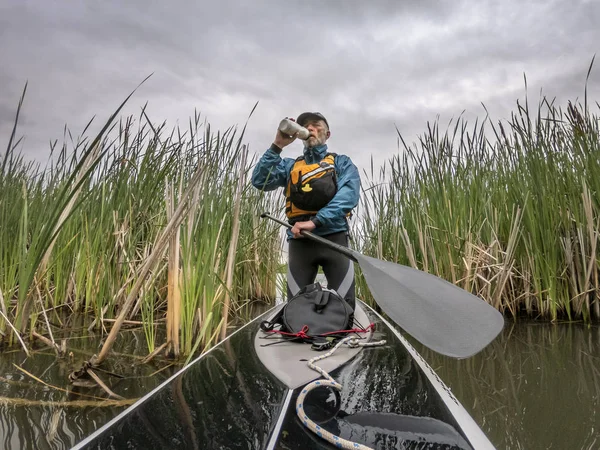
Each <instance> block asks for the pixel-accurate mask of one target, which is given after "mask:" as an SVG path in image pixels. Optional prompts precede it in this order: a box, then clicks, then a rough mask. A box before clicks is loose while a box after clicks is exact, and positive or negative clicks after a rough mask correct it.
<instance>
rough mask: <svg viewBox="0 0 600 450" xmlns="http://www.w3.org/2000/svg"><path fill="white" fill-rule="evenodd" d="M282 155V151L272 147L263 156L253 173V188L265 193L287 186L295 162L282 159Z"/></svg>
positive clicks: (289, 159)
mask: <svg viewBox="0 0 600 450" xmlns="http://www.w3.org/2000/svg"><path fill="white" fill-rule="evenodd" d="M280 153H281V149H280V148H278V147H276V146H275V145H272V146H271V147H270V148H269V149H268V150H267V151H266V152H265V153H264V154H263V155H262V156H261V158H260V159H259V160H258V163H256V166H254V170H253V171H252V186H254V187H255V188H257V189H261V190H264V191H272V190H274V189H277V188H278V187H282V186H285V185H286V183H287V177H288V173H289V172H290V170H291V168H292V166H293V164H294V160H293V159H291V158H281V156H280Z"/></svg>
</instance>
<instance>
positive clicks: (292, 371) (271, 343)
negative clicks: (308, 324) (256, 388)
mask: <svg viewBox="0 0 600 450" xmlns="http://www.w3.org/2000/svg"><path fill="white" fill-rule="evenodd" d="M283 306H284V305H281V306H280V307H279V308H278V309H277V310H276V311H275V312H274V313H273V314H271V315H270V316H269V319H268V320H270V319H271V318H272V317H274V316H275V314H276V313H277V312H278V311H279V310H280V309H281V308H283ZM369 323H370V322H369V318H368V317H367V315H366V313H365V311H364V310H363V309H362V307H361V305H360V304H358V302H357V304H356V308H355V311H354V326H355V327H358V326H362V327H363V328H367V326H368V325H369ZM355 336H357V337H361V338H362V342H369V340H370V339H371V336H372V331H370V330H369V331H367V332H365V333H357V334H355ZM254 349H255V351H256V354H257V355H258V358H259V359H260V361H261V362H262V363H263V364H264V365H265V367H266V368H267V369H268V370H269V372H271V373H272V374H273V375H275V376H276V377H277V378H278V379H279V380H281V382H282V383H284V384H285V385H286V386H287V387H288V388H290V389H295V388H297V387H300V386H304V385H306V384H308V383H310V382H311V381H313V380H316V379H317V378H321V375H320V374H319V373H318V372H316V371H314V370H312V369H311V368H310V367H308V364H307V361H308V360H309V359H311V358H314V357H315V356H319V355H320V354H322V352H317V351H315V350H312V349H311V346H310V344H304V343H298V342H293V341H290V340H289V339H286V338H284V337H281V335H278V334H276V333H266V332H264V331H262V330H261V331H259V332H258V333H257V334H256V338H255V340H254ZM360 351H361V347H357V348H349V347H347V346H342V347H340V348H339V349H337V350H336V351H335V353H334V354H333V355H331V356H329V357H328V358H325V359H324V360H321V361H319V362H318V363H317V365H318V366H319V367H321V368H322V369H323V370H325V371H326V372H330V371H332V370H334V369H336V368H338V367H340V366H341V365H343V364H345V363H347V362H348V361H349V360H351V359H352V358H354V357H355V356H356V355H358V353H360Z"/></svg>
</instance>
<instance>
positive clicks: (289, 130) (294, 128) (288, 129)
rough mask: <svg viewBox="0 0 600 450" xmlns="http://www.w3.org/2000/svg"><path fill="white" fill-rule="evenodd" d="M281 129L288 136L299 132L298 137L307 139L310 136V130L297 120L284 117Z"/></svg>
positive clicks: (280, 125) (280, 124)
mask: <svg viewBox="0 0 600 450" xmlns="http://www.w3.org/2000/svg"><path fill="white" fill-rule="evenodd" d="M279 131H281V132H282V133H284V134H287V135H288V136H292V135H293V134H294V133H296V132H297V133H298V135H297V136H298V138H300V139H302V140H305V139H308V137H309V136H310V132H309V131H308V130H307V129H306V128H304V127H303V126H300V125H298V124H297V123H296V122H294V121H293V120H290V119H283V120H282V121H281V122H279Z"/></svg>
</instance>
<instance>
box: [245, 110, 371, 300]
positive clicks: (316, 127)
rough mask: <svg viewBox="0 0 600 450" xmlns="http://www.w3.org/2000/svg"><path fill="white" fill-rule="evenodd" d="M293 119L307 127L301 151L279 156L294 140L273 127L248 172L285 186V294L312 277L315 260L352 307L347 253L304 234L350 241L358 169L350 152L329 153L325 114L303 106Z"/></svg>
mask: <svg viewBox="0 0 600 450" xmlns="http://www.w3.org/2000/svg"><path fill="white" fill-rule="evenodd" d="M296 122H297V123H298V124H299V125H301V126H303V127H305V128H306V129H308V131H309V133H310V136H309V137H308V138H307V139H306V140H305V141H304V154H303V155H302V156H300V157H298V158H296V159H292V158H282V157H281V152H282V151H283V149H284V148H285V147H286V146H288V145H289V144H291V143H292V142H294V141H295V140H296V135H293V136H287V135H285V134H283V133H282V132H281V131H279V130H277V134H276V135H275V140H274V141H273V144H272V145H271V147H270V148H269V149H268V150H267V151H266V152H265V153H264V154H263V156H262V157H261V158H260V160H259V161H258V163H257V164H256V167H255V168H254V171H253V173H252V185H253V186H254V187H256V188H257V189H262V190H265V191H271V190H274V189H277V188H278V187H285V196H286V202H285V203H286V205H285V212H286V216H287V218H288V221H289V223H290V224H291V225H293V228H292V229H291V230H288V243H289V260H288V274H287V285H288V289H287V295H288V300H289V299H290V298H292V297H293V296H294V295H296V293H298V291H299V290H300V289H301V288H303V287H304V286H306V285H309V284H311V283H314V280H315V278H316V276H317V272H318V269H319V266H321V267H322V268H323V272H324V273H325V277H326V278H327V287H328V288H329V289H335V290H336V291H337V293H338V294H339V295H340V296H342V297H343V298H344V299H346V301H347V302H348V304H349V305H350V306H351V307H352V309H354V304H355V292H354V291H355V288H354V264H353V262H352V261H351V260H350V259H348V258H347V257H346V256H344V255H342V254H341V253H338V252H336V251H335V250H332V249H330V248H329V247H324V246H323V245H322V244H319V243H318V242H314V241H312V240H309V239H304V238H303V237H302V235H301V234H300V232H301V231H302V230H306V231H310V232H312V233H314V234H317V235H319V236H322V237H324V238H326V239H328V240H330V241H332V242H334V243H336V244H339V245H343V246H345V247H347V246H348V240H349V227H348V217H349V215H350V213H351V211H352V210H353V209H354V208H355V207H356V205H357V204H358V199H359V195H360V175H359V173H358V169H357V168H356V166H355V165H354V164H353V163H352V161H351V160H350V158H349V157H348V156H345V155H338V154H336V153H329V151H328V148H327V144H326V142H327V139H329V137H330V136H331V133H330V131H329V123H328V122H327V119H325V117H324V116H323V115H322V114H321V113H318V112H305V113H302V114H300V115H299V116H298V118H297V119H296Z"/></svg>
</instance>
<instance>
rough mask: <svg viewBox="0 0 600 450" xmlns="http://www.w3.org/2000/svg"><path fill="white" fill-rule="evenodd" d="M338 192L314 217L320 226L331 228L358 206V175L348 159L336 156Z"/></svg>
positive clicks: (343, 156)
mask: <svg viewBox="0 0 600 450" xmlns="http://www.w3.org/2000/svg"><path fill="white" fill-rule="evenodd" d="M335 166H336V171H337V175H338V178H337V183H338V191H337V193H336V194H335V197H333V198H332V199H331V201H330V202H329V203H327V205H326V206H325V207H324V208H322V209H321V210H320V211H319V212H318V213H317V215H316V219H317V221H318V222H319V224H320V226H325V227H327V226H332V225H333V224H334V223H336V222H337V223H339V220H340V219H341V218H343V217H346V214H348V213H349V212H350V211H352V210H353V209H354V208H356V205H358V199H359V197H360V174H359V173H358V169H357V168H356V166H355V165H354V163H353V162H352V160H351V159H350V158H348V157H347V156H345V155H338V156H336V158H335Z"/></svg>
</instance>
